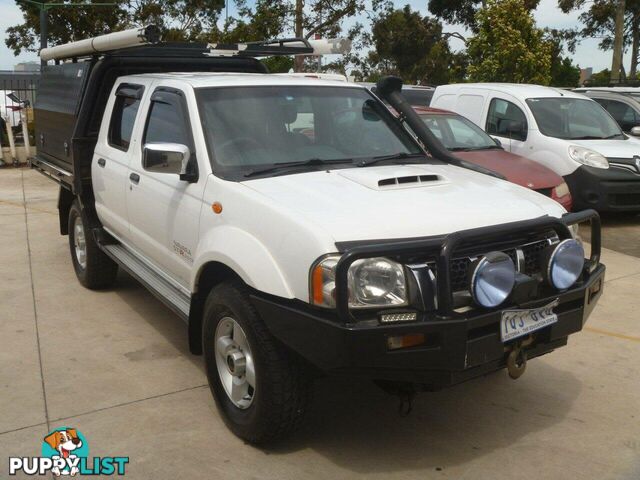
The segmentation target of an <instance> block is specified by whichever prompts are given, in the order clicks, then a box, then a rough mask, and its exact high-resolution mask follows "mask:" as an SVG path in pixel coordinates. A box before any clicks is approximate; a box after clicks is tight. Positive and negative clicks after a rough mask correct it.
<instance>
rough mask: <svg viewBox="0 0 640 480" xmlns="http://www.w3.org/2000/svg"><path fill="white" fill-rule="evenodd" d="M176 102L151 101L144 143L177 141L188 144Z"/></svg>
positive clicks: (179, 109)
mask: <svg viewBox="0 0 640 480" xmlns="http://www.w3.org/2000/svg"><path fill="white" fill-rule="evenodd" d="M183 118H184V117H183V115H182V112H181V108H179V106H178V105H177V104H176V102H166V101H160V100H157V101H152V102H151V107H150V110H149V118H148V120H147V128H146V130H145V136H144V143H179V144H182V145H189V143H190V142H189V132H188V130H187V125H186V123H185V122H184V121H183Z"/></svg>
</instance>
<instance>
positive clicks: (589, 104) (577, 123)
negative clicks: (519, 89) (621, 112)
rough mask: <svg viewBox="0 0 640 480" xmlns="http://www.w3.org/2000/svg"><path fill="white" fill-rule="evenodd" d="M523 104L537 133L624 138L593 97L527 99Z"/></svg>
mask: <svg viewBox="0 0 640 480" xmlns="http://www.w3.org/2000/svg"><path fill="white" fill-rule="evenodd" d="M527 104H528V105H529V108H530V109H531V112H532V113H533V116H534V117H535V119H536V122H537V123H538V128H539V129H540V132H542V133H543V134H544V135H546V136H548V137H555V138H564V139H569V140H599V139H613V138H626V137H625V136H624V134H623V133H622V130H620V127H619V126H618V124H617V123H616V121H615V120H614V119H613V118H611V116H610V115H609V114H608V113H607V112H606V110H605V109H604V108H602V106H600V105H599V104H598V103H597V102H594V101H593V100H586V99H581V98H566V97H557V98H529V99H528V100H527Z"/></svg>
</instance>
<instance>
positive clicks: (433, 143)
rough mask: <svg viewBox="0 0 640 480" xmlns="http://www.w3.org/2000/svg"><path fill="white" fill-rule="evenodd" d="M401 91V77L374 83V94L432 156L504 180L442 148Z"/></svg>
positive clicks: (383, 78) (388, 77)
mask: <svg viewBox="0 0 640 480" xmlns="http://www.w3.org/2000/svg"><path fill="white" fill-rule="evenodd" d="M401 91H402V79H401V78H399V77H393V76H387V77H382V78H381V79H380V80H378V83H377V84H376V95H377V96H378V97H380V98H382V99H383V100H386V101H387V102H388V103H389V105H391V106H392V107H393V108H394V109H395V110H396V111H397V112H398V115H399V117H398V119H399V120H400V121H401V122H405V123H406V124H407V125H409V126H410V127H411V129H412V130H413V132H414V133H415V134H416V135H417V137H418V139H419V140H420V141H421V142H422V144H423V145H424V146H425V148H426V149H427V150H428V151H429V153H430V154H431V156H432V157H433V158H435V159H437V160H441V161H443V162H445V163H449V164H451V165H455V166H457V167H462V168H466V169H468V170H473V171H476V172H479V173H484V174H485V175H490V176H492V177H496V178H499V179H501V180H506V178H505V177H504V176H503V175H500V174H499V173H497V172H494V171H493V170H489V169H488V168H484V167H481V166H480V165H476V164H474V163H470V162H467V161H465V160H462V159H461V158H458V157H456V156H455V155H453V154H452V153H451V152H450V151H449V150H447V149H446V148H444V145H442V143H441V142H440V141H439V140H438V139H437V138H436V137H435V135H434V134H433V133H431V131H430V130H429V129H428V128H427V127H426V126H425V124H424V122H423V121H422V119H421V118H420V117H419V116H418V114H417V113H416V112H415V111H414V110H413V107H412V106H411V105H409V103H408V102H407V100H406V99H405V98H404V97H403V96H402V93H401Z"/></svg>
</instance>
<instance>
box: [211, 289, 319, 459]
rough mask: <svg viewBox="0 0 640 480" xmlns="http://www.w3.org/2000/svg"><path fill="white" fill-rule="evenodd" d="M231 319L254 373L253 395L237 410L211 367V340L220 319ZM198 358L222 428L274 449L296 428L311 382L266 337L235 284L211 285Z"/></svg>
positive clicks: (297, 364) (213, 364)
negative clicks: (237, 327) (243, 340)
mask: <svg viewBox="0 0 640 480" xmlns="http://www.w3.org/2000/svg"><path fill="white" fill-rule="evenodd" d="M225 318H232V319H234V320H235V321H236V322H237V323H238V324H239V325H240V326H241V327H242V330H243V331H244V334H245V336H246V340H247V342H248V345H249V347H250V350H251V354H252V357H253V363H254V368H255V384H256V385H255V390H254V393H253V400H252V402H251V404H250V406H249V407H247V408H244V409H241V408H239V407H238V406H236V405H235V404H234V403H233V402H232V401H231V398H230V397H229V395H227V393H226V391H225V389H224V387H223V385H222V382H221V379H220V375H219V373H218V367H217V364H216V348H215V335H216V328H217V327H218V324H219V323H220V321H221V320H223V319H225ZM202 333H203V335H202V341H203V353H204V359H205V366H206V372H207V377H208V380H209V387H210V388H211V393H212V394H213V397H214V399H215V401H216V404H217V406H218V409H219V411H220V413H221V415H222V418H223V420H224V422H225V424H226V425H227V427H228V428H229V429H230V430H231V431H232V432H233V433H234V434H235V435H237V436H238V437H240V438H241V439H243V440H245V441H247V442H249V443H252V444H257V445H263V446H265V445H269V444H274V443H277V442H279V441H282V440H283V439H285V438H287V437H288V436H290V435H291V434H292V433H293V432H294V431H295V430H296V429H297V428H298V427H299V426H300V424H301V423H302V420H303V418H304V415H305V411H306V407H307V405H308V403H309V400H310V396H311V395H310V392H311V379H310V375H309V374H308V372H307V369H306V368H305V366H304V365H303V364H302V362H301V361H300V360H299V359H297V358H295V356H294V355H293V354H292V353H291V352H289V351H287V349H286V348H285V347H284V346H282V345H281V344H279V343H278V341H277V340H276V339H275V338H274V337H273V336H272V335H271V334H270V333H269V331H268V330H267V328H266V326H265V324H264V322H263V321H262V320H261V318H260V316H259V315H258V312H257V311H256V309H255V308H254V307H253V305H252V304H251V301H250V299H249V295H248V289H247V287H246V286H245V285H244V284H243V283H242V282H241V281H230V282H225V283H221V284H219V285H217V286H215V287H214V288H213V289H212V290H211V292H210V293H209V295H208V297H207V300H206V302H205V306H204V312H203V321H202Z"/></svg>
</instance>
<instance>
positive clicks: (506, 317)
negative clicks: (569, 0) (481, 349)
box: [500, 298, 560, 342]
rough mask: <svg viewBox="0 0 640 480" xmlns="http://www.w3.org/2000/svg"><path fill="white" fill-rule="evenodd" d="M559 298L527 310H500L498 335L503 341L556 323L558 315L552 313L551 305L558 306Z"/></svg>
mask: <svg viewBox="0 0 640 480" xmlns="http://www.w3.org/2000/svg"><path fill="white" fill-rule="evenodd" d="M559 303H560V302H559V299H557V298H556V299H555V300H554V301H553V302H551V303H550V304H548V305H545V306H544V307H540V308H533V309H528V310H505V311H504V312H502V322H501V324H500V336H501V337H502V341H503V342H508V341H509V340H513V339H514V338H518V337H522V336H524V335H527V334H529V333H531V332H535V331H536V330H540V329H541V328H544V327H546V326H547V325H551V324H552V323H556V322H557V321H558V315H556V314H555V313H553V307H556V306H558V304H559Z"/></svg>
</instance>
